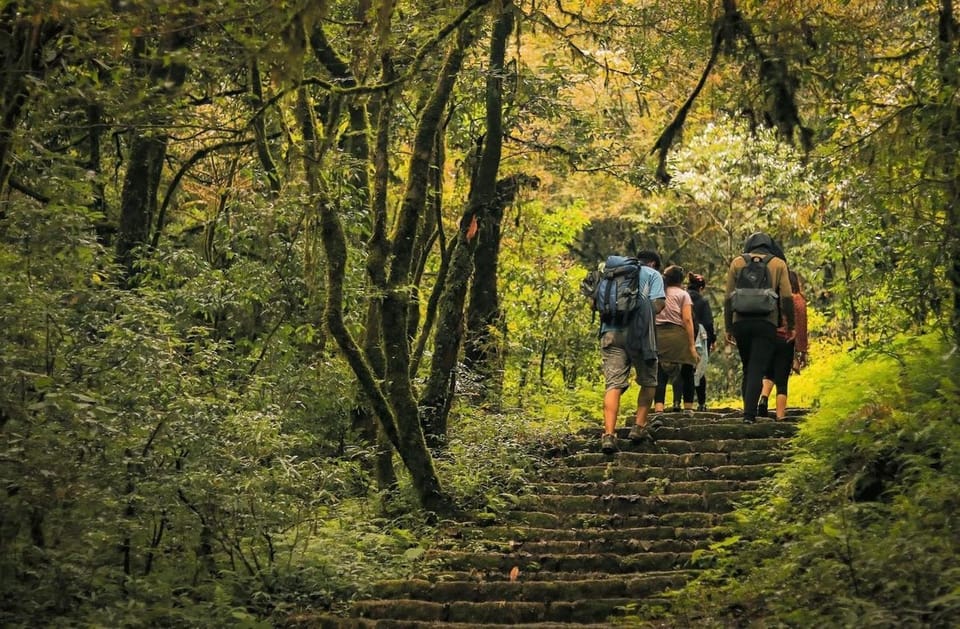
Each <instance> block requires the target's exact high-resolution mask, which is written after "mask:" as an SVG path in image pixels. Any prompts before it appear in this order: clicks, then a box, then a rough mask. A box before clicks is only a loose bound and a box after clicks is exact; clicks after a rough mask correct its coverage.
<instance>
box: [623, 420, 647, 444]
mask: <svg viewBox="0 0 960 629" xmlns="http://www.w3.org/2000/svg"><path fill="white" fill-rule="evenodd" d="M627 439H629V440H630V441H632V442H634V443H642V442H644V441H653V435H651V434H650V431H649V430H648V429H647V427H646V426H638V425H637V424H634V425H633V428H631V429H630V433H629V434H627Z"/></svg>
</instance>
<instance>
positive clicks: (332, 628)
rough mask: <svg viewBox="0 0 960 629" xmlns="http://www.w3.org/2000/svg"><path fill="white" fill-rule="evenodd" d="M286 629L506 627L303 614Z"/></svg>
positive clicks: (566, 626)
mask: <svg viewBox="0 0 960 629" xmlns="http://www.w3.org/2000/svg"><path fill="white" fill-rule="evenodd" d="M283 626H284V627H289V628H290V629H295V628H304V629H307V628H309V629H503V627H504V625H503V624H502V623H476V622H446V621H443V620H439V621H432V620H394V619H389V618H386V619H384V618H381V619H370V618H343V617H340V616H333V615H330V614H321V615H310V614H300V615H298V616H296V617H293V618H289V619H287V621H286V622H285V623H284V624H283ZM510 627H512V628H513V629H610V623H608V622H602V623H596V624H594V623H576V624H573V623H569V622H533V623H526V622H521V623H512V624H510Z"/></svg>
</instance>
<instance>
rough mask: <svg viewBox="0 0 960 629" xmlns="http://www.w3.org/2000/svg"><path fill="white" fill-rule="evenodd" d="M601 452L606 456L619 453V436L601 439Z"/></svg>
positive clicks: (607, 436)
mask: <svg viewBox="0 0 960 629" xmlns="http://www.w3.org/2000/svg"><path fill="white" fill-rule="evenodd" d="M600 451H601V452H603V453H604V454H613V453H614V452H616V451H617V436H616V435H604V436H602V437H600Z"/></svg>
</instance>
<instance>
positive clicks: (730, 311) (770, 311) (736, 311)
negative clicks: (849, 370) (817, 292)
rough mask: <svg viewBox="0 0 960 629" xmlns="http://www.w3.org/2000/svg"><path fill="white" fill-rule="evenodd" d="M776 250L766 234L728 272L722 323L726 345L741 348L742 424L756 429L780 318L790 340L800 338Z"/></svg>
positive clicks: (754, 237)
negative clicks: (765, 376) (747, 424)
mask: <svg viewBox="0 0 960 629" xmlns="http://www.w3.org/2000/svg"><path fill="white" fill-rule="evenodd" d="M776 248H777V247H776V245H775V244H774V242H773V239H772V238H770V236H768V235H767V234H765V233H763V232H756V233H754V234H752V235H751V236H750V237H749V238H747V240H746V242H745V243H744V246H743V255H739V256H737V257H735V258H734V259H733V260H732V261H731V262H730V268H729V269H728V270H727V279H726V287H725V297H724V300H723V323H724V332H725V336H726V340H727V342H728V343H736V345H737V352H738V353H739V354H740V361H741V363H742V364H743V377H742V380H741V383H740V395H741V398H742V399H743V421H744V422H745V423H750V424H752V423H753V422H755V421H756V418H757V405H758V404H759V402H760V392H761V389H762V387H763V374H764V372H765V371H766V369H767V365H768V364H769V363H770V359H771V358H772V357H773V350H774V344H775V342H776V335H777V327H778V326H779V325H780V318H781V317H783V319H784V321H785V322H786V328H787V339H788V340H793V338H794V335H795V331H794V330H795V326H794V310H793V296H792V293H791V291H790V280H789V278H788V277H787V263H786V262H784V261H783V259H781V258H779V257H777V256H775V255H774V253H775V250H776Z"/></svg>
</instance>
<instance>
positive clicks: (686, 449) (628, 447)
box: [549, 428, 790, 459]
mask: <svg viewBox="0 0 960 629" xmlns="http://www.w3.org/2000/svg"><path fill="white" fill-rule="evenodd" d="M628 434H629V430H626V429H623V428H619V429H617V447H618V448H619V449H620V450H621V451H623V452H653V453H661V454H689V453H693V452H723V453H727V452H745V451H754V450H777V449H786V448H787V447H788V446H789V444H790V438H789V437H758V438H755V439H704V440H701V441H687V440H684V439H674V438H672V437H671V436H670V435H668V434H666V433H661V431H657V440H656V442H654V443H649V442H648V443H640V444H635V443H633V442H631V441H630V440H629V439H627V435H628ZM600 435H601V431H600V430H595V431H593V430H592V431H590V434H589V435H584V436H583V437H582V438H579V439H576V440H571V441H569V442H567V443H566V444H564V447H563V448H562V449H561V448H559V447H557V448H554V449H553V450H551V451H550V453H549V458H551V459H555V458H561V457H567V456H571V455H574V454H579V453H590V452H599V451H600Z"/></svg>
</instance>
